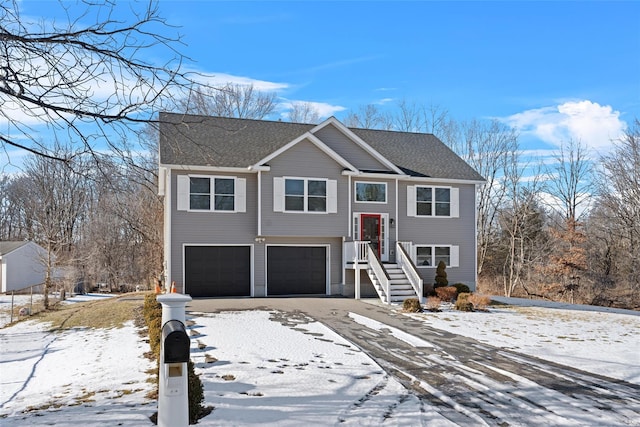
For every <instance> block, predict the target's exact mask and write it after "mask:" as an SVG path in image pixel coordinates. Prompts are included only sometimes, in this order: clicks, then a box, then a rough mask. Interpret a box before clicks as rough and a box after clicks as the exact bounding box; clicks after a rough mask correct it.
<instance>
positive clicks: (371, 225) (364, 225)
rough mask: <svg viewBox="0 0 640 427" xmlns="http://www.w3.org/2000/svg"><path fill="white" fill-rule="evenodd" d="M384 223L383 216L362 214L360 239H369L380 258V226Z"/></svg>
mask: <svg viewBox="0 0 640 427" xmlns="http://www.w3.org/2000/svg"><path fill="white" fill-rule="evenodd" d="M381 225H382V216H381V215H378V214H362V215H361V216H360V240H368V241H370V242H371V244H372V245H373V247H374V248H375V250H376V252H377V253H378V258H380V256H381V254H380V249H381V245H380V227H381Z"/></svg>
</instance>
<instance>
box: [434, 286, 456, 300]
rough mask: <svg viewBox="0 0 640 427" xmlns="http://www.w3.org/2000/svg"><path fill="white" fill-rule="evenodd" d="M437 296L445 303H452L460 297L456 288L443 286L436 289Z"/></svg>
mask: <svg viewBox="0 0 640 427" xmlns="http://www.w3.org/2000/svg"><path fill="white" fill-rule="evenodd" d="M435 292H436V296H437V297H438V298H440V299H441V300H442V301H444V302H452V301H453V300H454V299H455V298H456V296H457V295H458V290H457V289H456V288H455V287H454V286H443V287H439V288H436V289H435Z"/></svg>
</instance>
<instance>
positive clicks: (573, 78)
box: [21, 0, 640, 150]
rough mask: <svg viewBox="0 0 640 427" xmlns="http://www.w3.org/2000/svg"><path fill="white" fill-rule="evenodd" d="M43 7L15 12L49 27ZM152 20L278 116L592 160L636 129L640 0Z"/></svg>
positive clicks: (167, 4) (367, 7)
mask: <svg viewBox="0 0 640 427" xmlns="http://www.w3.org/2000/svg"><path fill="white" fill-rule="evenodd" d="M123 3H124V2H120V1H118V4H119V6H122V4H123ZM54 4H55V3H52V2H42V1H32V0H22V2H21V7H22V11H23V13H24V14H25V15H29V16H38V15H40V16H43V17H45V18H47V19H52V18H53V17H54V16H52V15H51V14H49V15H48V16H47V13H48V9H51V8H52V7H53V6H52V5H54ZM66 4H67V5H73V4H74V3H72V2H67V3H66ZM124 4H125V5H126V3H124ZM126 9H127V8H126V7H125V8H124V9H123V10H126ZM159 9H160V15H161V16H162V17H164V18H165V19H166V20H167V23H168V24H170V25H175V26H177V27H178V28H177V31H178V32H179V33H180V34H181V35H182V41H183V43H184V45H183V46H182V47H180V51H181V53H183V54H185V55H186V56H188V57H189V58H190V59H191V60H192V61H190V62H189V63H187V64H186V65H187V67H189V68H192V69H194V70H198V71H200V72H203V73H206V74H209V75H213V76H215V80H216V81H218V82H220V83H223V82H225V81H231V82H240V83H243V82H250V83H253V84H254V86H255V87H257V88H261V89H268V90H275V91H276V93H277V94H278V96H279V100H280V102H282V104H283V105H286V103H287V102H291V101H304V102H312V103H314V105H315V106H316V107H317V109H318V110H319V111H320V112H321V113H322V116H323V117H328V116H330V115H335V116H336V117H337V118H338V119H341V118H344V117H345V116H346V114H347V113H348V112H349V111H356V110H357V109H358V108H359V107H360V106H364V105H366V104H375V105H378V106H379V107H380V108H383V109H384V108H393V107H394V105H395V104H396V103H397V102H399V101H400V100H406V101H409V102H414V103H417V104H421V105H425V106H427V105H431V104H433V105H438V106H440V107H442V108H444V109H446V110H448V111H449V113H450V115H451V116H452V117H453V118H455V119H457V120H469V119H474V118H475V119H489V118H497V119H500V120H502V121H504V122H505V123H507V124H510V125H512V126H515V127H517V128H518V129H519V131H520V132H521V135H522V140H523V141H524V142H525V143H526V144H527V145H528V148H531V149H534V148H553V147H555V146H557V145H558V144H559V143H560V142H562V141H566V140H568V139H574V140H581V141H582V142H583V143H585V144H586V145H588V146H590V147H592V148H595V149H596V150H606V148H607V147H608V146H609V145H610V140H611V138H615V137H618V136H619V135H620V133H621V132H622V131H623V130H624V129H625V127H626V126H627V125H628V124H630V123H631V122H632V121H633V120H634V118H640V2H635V1H626V2H615V1H608V2H591V1H572V2H555V1H548V2H520V1H501V2H484V1H475V2H458V1H453V2H435V1H411V2H400V1H393V2H392V1H349V2H339V1H323V2H312V1H304V2H303V1H297V2H285V1H278V2H269V1H262V2H248V1H233V2H228V1H204V0H202V1H168V0H161V1H160V4H159ZM141 54H143V55H148V56H149V59H150V60H153V59H154V55H155V52H154V51H153V50H149V51H148V52H143V53H141ZM159 59H160V58H158V60H159ZM281 114H286V111H284V110H281ZM276 118H277V117H276Z"/></svg>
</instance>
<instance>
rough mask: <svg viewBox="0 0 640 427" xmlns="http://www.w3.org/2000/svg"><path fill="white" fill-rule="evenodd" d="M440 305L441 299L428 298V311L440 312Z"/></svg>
mask: <svg viewBox="0 0 640 427" xmlns="http://www.w3.org/2000/svg"><path fill="white" fill-rule="evenodd" d="M440 304H442V300H441V299H440V298H439V297H429V298H427V304H426V310H427V311H432V312H438V311H440Z"/></svg>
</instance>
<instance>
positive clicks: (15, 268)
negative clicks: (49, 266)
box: [0, 241, 47, 293]
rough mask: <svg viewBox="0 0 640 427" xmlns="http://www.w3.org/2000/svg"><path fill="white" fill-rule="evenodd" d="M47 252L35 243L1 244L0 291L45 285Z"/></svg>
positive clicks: (6, 242)
mask: <svg viewBox="0 0 640 427" xmlns="http://www.w3.org/2000/svg"><path fill="white" fill-rule="evenodd" d="M46 256H47V251H46V250H45V249H44V248H42V247H41V246H40V245H37V244H36V243H33V242H8V241H5V242H0V291H1V292H3V293H5V292H11V291H18V290H22V289H25V288H28V287H29V286H37V285H41V284H43V283H44V277H45V267H44V263H43V260H44V259H46Z"/></svg>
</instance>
